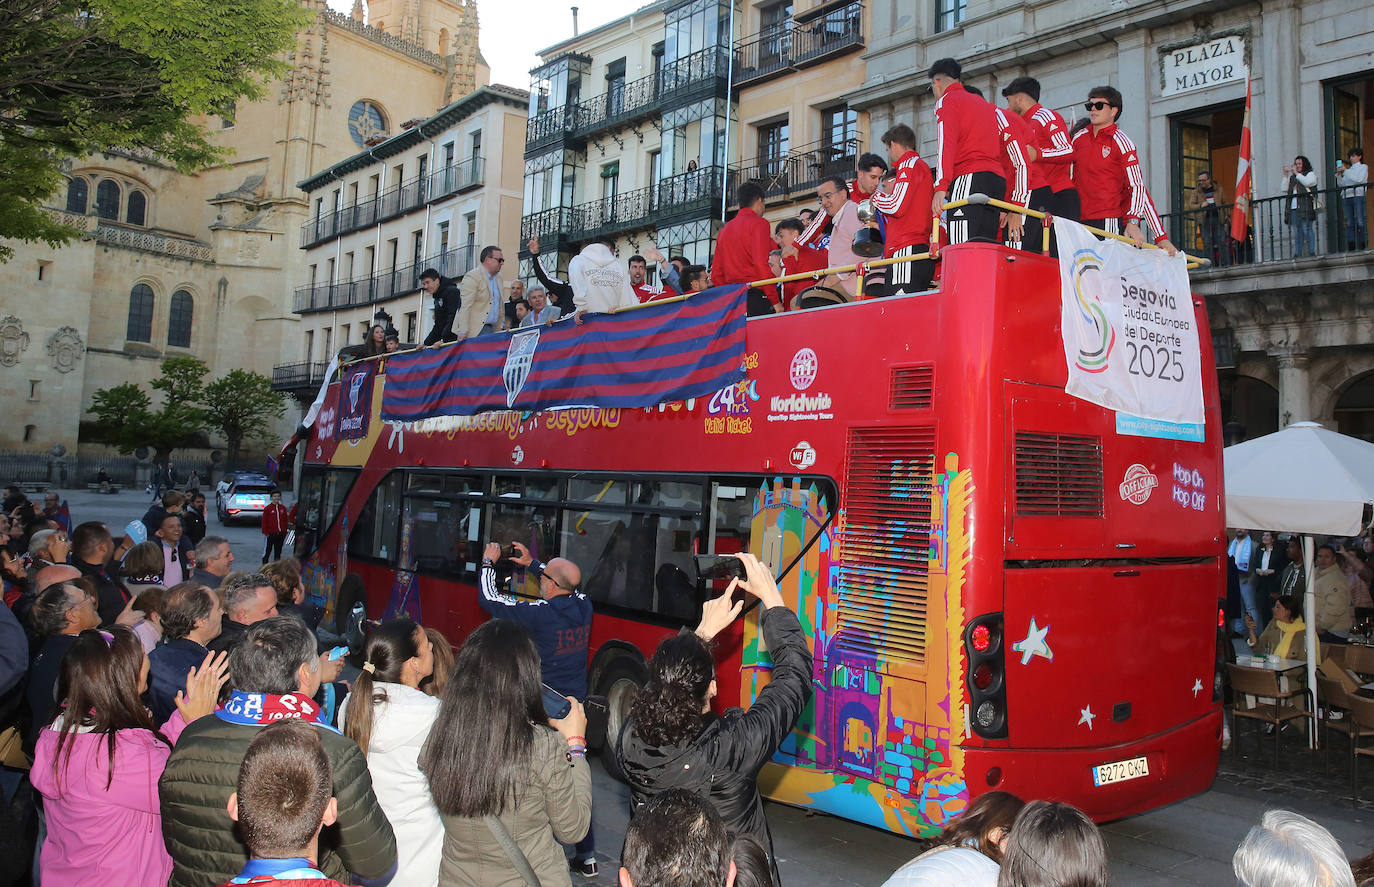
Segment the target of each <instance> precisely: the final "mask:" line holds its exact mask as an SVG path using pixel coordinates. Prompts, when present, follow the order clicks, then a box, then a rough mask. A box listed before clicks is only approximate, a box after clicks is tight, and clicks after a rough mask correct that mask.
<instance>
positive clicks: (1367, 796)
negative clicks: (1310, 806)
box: [1217, 723, 1374, 812]
mask: <svg viewBox="0 0 1374 887" xmlns="http://www.w3.org/2000/svg"><path fill="white" fill-rule="evenodd" d="M1257 734H1258V735H1257ZM1329 741H1330V746H1329V747H1327V748H1321V749H1317V750H1315V751H1314V750H1311V749H1309V748H1308V747H1307V740H1306V738H1305V737H1304V736H1302V735H1301V733H1300V732H1299V731H1298V730H1297V729H1295V728H1292V727H1287V728H1285V729H1284V730H1283V731H1282V732H1281V733H1280V734H1279V752H1278V754H1279V760H1280V762H1281V764H1280V766H1278V767H1275V765H1274V737H1273V735H1265V734H1263V733H1261V732H1260V731H1259V730H1258V729H1257V725H1255V724H1247V723H1242V724H1241V726H1240V744H1239V746H1238V747H1239V749H1240V750H1239V753H1237V746H1236V745H1235V744H1233V745H1232V747H1231V750H1230V751H1226V752H1223V753H1222V755H1221V765H1220V767H1218V768H1217V784H1218V785H1223V786H1231V787H1234V788H1237V789H1248V790H1252V791H1255V792H1259V793H1261V794H1266V795H1273V796H1275V798H1276V799H1279V800H1290V799H1291V800H1301V801H1306V802H1310V803H1315V804H1325V805H1329V806H1331V807H1332V808H1335V809H1340V808H1342V807H1344V808H1345V809H1348V810H1351V811H1355V810H1360V811H1367V812H1374V757H1367V756H1363V755H1362V756H1360V761H1359V765H1358V768H1357V770H1356V772H1357V774H1358V775H1359V776H1360V783H1361V790H1360V795H1361V798H1360V800H1359V802H1358V803H1355V802H1353V801H1352V792H1351V779H1350V777H1351V762H1350V740H1349V738H1348V737H1347V736H1346V735H1345V734H1343V733H1340V732H1339V731H1337V730H1332V731H1330V740H1329ZM1233 743H1234V736H1233ZM1364 745H1365V746H1366V747H1369V748H1374V743H1371V742H1370V741H1369V740H1365V743H1364Z"/></svg>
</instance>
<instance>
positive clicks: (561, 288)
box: [530, 237, 576, 317]
mask: <svg viewBox="0 0 1374 887" xmlns="http://www.w3.org/2000/svg"><path fill="white" fill-rule="evenodd" d="M557 258H558V257H557V256H554V259H555V260H557ZM530 264H531V265H533V266H534V276H535V277H537V278H539V282H540V283H542V284H543V285H544V289H545V290H547V291H548V294H549V295H550V296H551V297H553V300H554V304H556V305H557V306H558V312H559V313H560V314H561V315H562V316H564V317H567V316H568V315H569V314H572V313H573V311H575V310H576V308H575V307H574V306H573V289H572V285H571V284H568V283H565V282H564V281H562V280H555V279H554V278H552V277H550V276H549V275H548V273H547V272H546V271H545V270H544V266H543V265H541V264H539V238H538V237H531V238H530ZM556 264H557V262H556V261H555V265H556ZM555 270H557V269H556V268H555Z"/></svg>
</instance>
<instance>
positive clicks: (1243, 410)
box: [1220, 374, 1279, 445]
mask: <svg viewBox="0 0 1374 887" xmlns="http://www.w3.org/2000/svg"><path fill="white" fill-rule="evenodd" d="M1220 381H1221V421H1222V427H1223V431H1222V433H1223V435H1224V436H1225V439H1226V444H1227V445H1230V444H1233V443H1240V442H1241V441H1243V440H1250V439H1251V438H1256V437H1263V436H1264V435H1266V434H1272V433H1273V432H1275V431H1278V430H1279V390H1278V389H1277V388H1275V387H1274V386H1273V385H1270V384H1269V383H1268V382H1265V381H1264V380H1262V379H1256V378H1255V377H1254V376H1245V375H1240V374H1236V375H1233V376H1231V377H1229V378H1227V377H1224V376H1223V377H1222V379H1221V380H1220Z"/></svg>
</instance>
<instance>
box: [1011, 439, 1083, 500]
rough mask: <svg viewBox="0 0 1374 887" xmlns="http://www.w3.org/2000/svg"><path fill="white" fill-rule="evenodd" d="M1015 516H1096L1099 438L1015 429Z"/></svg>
mask: <svg viewBox="0 0 1374 887" xmlns="http://www.w3.org/2000/svg"><path fill="white" fill-rule="evenodd" d="M1016 514H1017V515H1018V516H1020V517H1101V516H1102V440H1101V438H1097V437H1083V436H1078V435H1072V434H1053V433H1048V432H1037V431H1018V432H1017V433H1016Z"/></svg>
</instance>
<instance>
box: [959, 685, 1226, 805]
mask: <svg viewBox="0 0 1374 887" xmlns="http://www.w3.org/2000/svg"><path fill="white" fill-rule="evenodd" d="M1221 724H1222V713H1221V709H1220V708H1217V710H1216V711H1213V712H1210V713H1208V714H1206V715H1204V716H1203V717H1201V718H1198V719H1197V720H1194V721H1190V722H1189V723H1187V724H1184V725H1182V726H1180V727H1176V728H1175V729H1173V730H1170V731H1168V732H1165V733H1157V734H1155V735H1153V736H1148V737H1146V738H1144V739H1141V740H1138V741H1136V742H1130V743H1124V744H1122V745H1115V746H1107V747H1096V748H1090V749H1063V750H1057V749H1035V750H1021V749H1001V748H965V750H964V774H965V777H966V779H967V782H968V786H969V788H970V790H971V791H972V793H973V794H975V795H977V794H981V793H983V792H985V791H990V790H993V789H1000V790H1001V791H1008V792H1011V793H1013V794H1015V795H1019V796H1020V797H1022V798H1024V799H1025V800H1028V801H1029V800H1032V799H1037V798H1038V799H1046V800H1054V801H1065V802H1067V803H1070V804H1073V805H1074V806H1075V807H1078V808H1079V809H1080V810H1082V811H1083V812H1084V813H1086V814H1088V816H1090V817H1092V818H1093V820H1095V821H1097V822H1108V821H1110V820H1113V819H1120V818H1122V817H1125V816H1131V815H1133V814H1136V813H1143V812H1144V811H1146V810H1152V809H1154V808H1156V807H1161V806H1163V805H1165V804H1171V803H1173V802H1175V801H1180V800H1183V799H1184V798H1188V797H1191V796H1193V795H1196V794H1200V793H1202V792H1205V791H1207V789H1208V788H1210V787H1211V785H1212V780H1213V779H1214V778H1215V777H1216V772H1217V762H1218V760H1219V758H1220V755H1221ZM1140 757H1144V758H1145V759H1146V761H1147V762H1148V766H1149V773H1148V775H1145V776H1138V777H1136V778H1133V779H1127V780H1124V781H1120V782H1113V783H1110V784H1107V785H1101V786H1099V785H1094V783H1093V774H1094V772H1095V770H1096V768H1097V766H1098V765H1100V764H1109V763H1114V762H1119V761H1131V760H1134V759H1136V758H1140ZM993 768H1001V777H1002V778H1001V781H1000V782H998V783H997V784H995V785H990V784H989V782H990V781H991V780H990V778H989V772H990V771H992V770H993Z"/></svg>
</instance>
